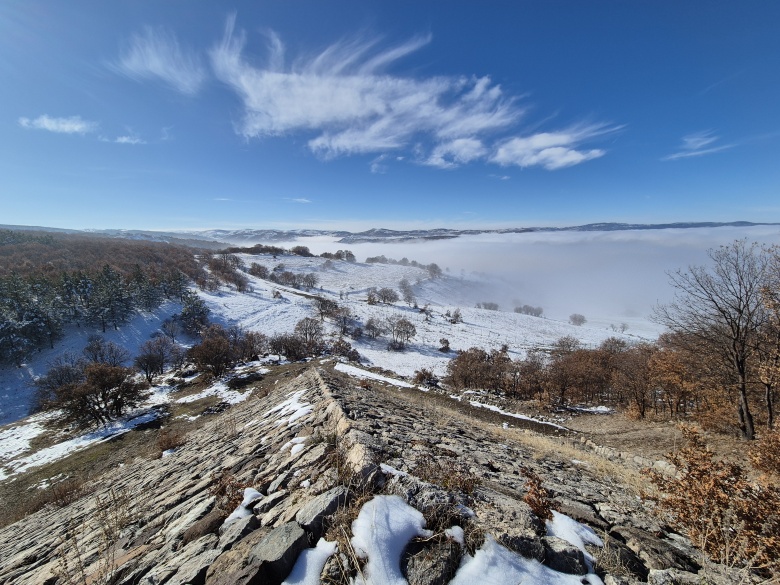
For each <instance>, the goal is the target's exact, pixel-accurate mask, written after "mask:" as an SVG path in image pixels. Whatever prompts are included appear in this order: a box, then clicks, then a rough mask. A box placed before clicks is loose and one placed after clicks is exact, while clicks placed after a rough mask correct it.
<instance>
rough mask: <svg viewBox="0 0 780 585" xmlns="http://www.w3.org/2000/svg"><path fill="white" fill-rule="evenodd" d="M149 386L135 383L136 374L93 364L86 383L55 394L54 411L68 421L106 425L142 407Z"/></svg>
mask: <svg viewBox="0 0 780 585" xmlns="http://www.w3.org/2000/svg"><path fill="white" fill-rule="evenodd" d="M145 388H146V387H145V386H144V385H142V384H139V383H137V382H135V381H133V370H131V369H130V368H123V367H121V366H109V365H107V364H89V365H87V366H86V368H85V369H84V381H83V382H81V383H78V384H66V385H64V386H60V387H59V388H57V389H56V390H55V391H54V399H53V400H52V401H51V403H49V406H50V407H53V408H61V409H62V410H63V411H64V413H65V419H66V420H69V421H73V422H77V423H82V424H84V423H88V422H95V423H97V424H104V423H106V422H108V421H110V420H113V419H115V418H117V417H119V416H121V415H122V414H124V412H125V411H126V410H127V409H129V408H133V407H135V406H138V404H140V403H141V400H142V399H143V397H144V390H145Z"/></svg>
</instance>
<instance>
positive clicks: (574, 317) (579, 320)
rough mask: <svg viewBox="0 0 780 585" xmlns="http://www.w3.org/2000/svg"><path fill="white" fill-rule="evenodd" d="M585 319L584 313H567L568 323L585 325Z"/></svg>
mask: <svg viewBox="0 0 780 585" xmlns="http://www.w3.org/2000/svg"><path fill="white" fill-rule="evenodd" d="M587 321H588V320H587V319H586V318H585V315H580V314H579V313H572V314H571V315H569V323H571V324H572V325H576V326H577V327H579V326H581V325H585V323H587Z"/></svg>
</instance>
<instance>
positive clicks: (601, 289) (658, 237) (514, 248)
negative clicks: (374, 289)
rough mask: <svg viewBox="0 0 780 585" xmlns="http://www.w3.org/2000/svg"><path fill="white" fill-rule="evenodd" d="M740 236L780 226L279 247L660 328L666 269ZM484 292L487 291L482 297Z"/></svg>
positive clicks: (601, 319)
mask: <svg viewBox="0 0 780 585" xmlns="http://www.w3.org/2000/svg"><path fill="white" fill-rule="evenodd" d="M741 238H747V239H748V241H751V242H752V241H756V242H759V243H764V244H768V245H772V244H778V243H780V229H778V228H777V227H771V226H760V227H750V228H731V227H729V228H696V229H666V230H636V231H610V232H555V233H544V232H540V233H527V234H481V235H475V236H464V237H460V238H455V239H447V240H434V241H422V242H420V241H417V242H401V243H366V244H348V245H347V244H338V243H335V242H334V241H333V239H324V238H322V239H321V238H316V239H315V238H306V239H302V240H300V241H298V242H294V243H285V244H283V245H284V246H292V245H296V244H298V245H306V246H308V247H309V248H310V249H311V251H312V252H314V253H321V252H326V251H330V252H333V251H335V250H336V249H339V248H345V249H349V250H352V251H353V252H354V253H355V255H356V256H357V258H358V260H359V261H360V262H363V261H365V259H366V257H369V256H378V255H382V254H383V255H385V256H387V257H388V258H394V259H396V260H399V259H401V258H403V257H406V258H408V259H409V260H417V261H418V262H421V263H423V264H428V263H431V262H436V263H437V264H438V265H439V266H440V267H441V268H442V269H444V270H446V271H447V273H448V274H449V275H451V276H456V277H457V276H460V275H461V274H469V275H473V274H478V275H481V276H482V277H483V278H484V280H486V281H489V283H490V284H489V286H490V289H489V293H487V292H486V296H485V298H483V299H481V301H491V302H496V303H498V304H499V305H500V307H501V310H508V311H511V310H512V309H513V308H514V307H515V306H518V305H522V304H528V305H533V306H541V307H542V308H543V309H544V315H545V316H546V317H548V318H551V319H558V320H566V319H567V318H568V316H569V315H570V314H572V313H581V314H583V315H585V317H586V318H587V319H588V322H589V323H590V324H591V325H596V326H604V327H608V326H610V325H611V324H615V325H620V323H626V324H627V325H628V326H629V331H634V332H637V333H640V332H643V333H652V332H654V331H655V332H657V331H660V328H659V327H658V326H656V325H655V324H652V323H649V316H650V314H651V313H652V309H653V306H654V305H656V304H657V303H664V302H667V301H669V300H670V299H671V298H672V295H673V290H672V289H671V287H670V285H669V279H668V276H667V272H668V271H674V270H677V269H685V268H687V267H688V266H690V265H697V264H707V263H708V258H707V250H708V249H710V248H714V247H717V246H719V245H723V244H729V243H730V242H733V241H734V240H736V239H741ZM488 295H489V296H488Z"/></svg>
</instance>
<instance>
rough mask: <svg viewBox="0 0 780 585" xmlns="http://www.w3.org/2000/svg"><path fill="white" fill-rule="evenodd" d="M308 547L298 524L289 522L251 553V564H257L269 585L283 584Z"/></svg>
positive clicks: (258, 544)
mask: <svg viewBox="0 0 780 585" xmlns="http://www.w3.org/2000/svg"><path fill="white" fill-rule="evenodd" d="M307 546H308V538H307V537H306V533H305V532H304V531H303V528H301V527H300V526H299V525H298V524H297V523H296V522H288V523H287V524H283V525H282V526H279V527H277V528H274V529H273V530H272V531H271V532H269V533H268V534H267V535H266V536H265V538H263V540H261V541H260V542H259V543H257V544H256V545H255V546H254V547H252V550H251V551H250V553H249V564H250V565H254V564H257V565H259V566H260V568H261V573H262V574H263V575H264V576H265V578H266V579H267V581H266V582H267V583H268V584H269V585H270V584H272V583H281V582H282V581H283V580H284V579H285V578H286V577H287V575H289V574H290V571H292V568H293V565H294V564H295V561H296V559H297V558H298V554H299V553H300V552H301V551H302V550H303V549H304V548H306V547H307Z"/></svg>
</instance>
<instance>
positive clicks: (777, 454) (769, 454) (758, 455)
mask: <svg viewBox="0 0 780 585" xmlns="http://www.w3.org/2000/svg"><path fill="white" fill-rule="evenodd" d="M748 457H750V462H751V463H752V464H753V466H754V467H755V468H756V469H758V470H759V471H762V472H763V473H765V474H767V475H769V476H774V478H775V479H778V478H780V430H778V429H775V430H773V431H769V432H767V433H766V434H765V435H763V436H762V437H761V438H760V439H759V440H758V441H756V442H755V444H754V445H752V446H751V448H750V450H749V451H748Z"/></svg>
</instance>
